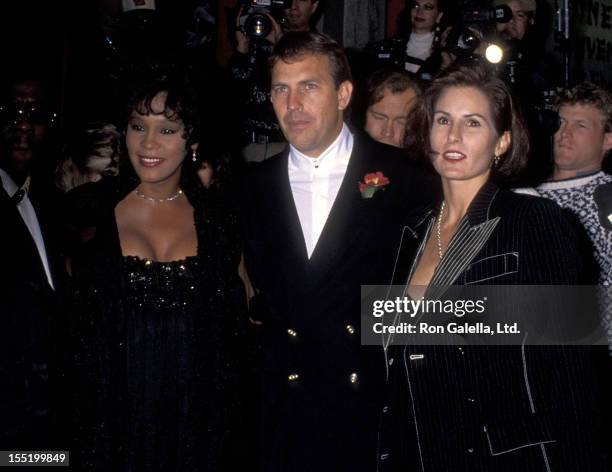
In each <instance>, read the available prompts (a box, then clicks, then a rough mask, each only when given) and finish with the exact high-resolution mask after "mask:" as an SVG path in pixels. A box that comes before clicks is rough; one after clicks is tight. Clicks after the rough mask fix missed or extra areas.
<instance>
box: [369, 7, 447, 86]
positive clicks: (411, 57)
mask: <svg viewBox="0 0 612 472" xmlns="http://www.w3.org/2000/svg"><path fill="white" fill-rule="evenodd" d="M450 9H451V5H450V3H449V2H447V1H445V0H411V1H407V2H406V8H405V9H404V10H402V12H401V13H400V14H399V15H398V18H397V24H398V34H397V35H396V36H394V37H392V38H387V39H384V40H382V41H376V42H373V43H370V44H368V45H367V46H366V53H367V55H368V56H369V57H370V58H371V61H370V63H371V64H373V65H374V68H373V69H372V71H373V70H376V69H380V68H389V67H392V68H394V69H396V70H402V71H407V72H410V73H412V74H416V75H418V76H419V77H421V78H423V79H425V80H431V78H433V77H434V76H435V75H436V74H437V73H438V72H439V71H440V69H441V67H442V56H441V44H442V42H443V38H444V36H445V32H446V28H447V26H448V24H449V22H448V20H449V18H450V16H451V15H450Z"/></svg>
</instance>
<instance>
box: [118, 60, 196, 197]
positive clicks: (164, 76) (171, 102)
mask: <svg viewBox="0 0 612 472" xmlns="http://www.w3.org/2000/svg"><path fill="white" fill-rule="evenodd" d="M160 93H163V94H166V99H165V103H164V110H163V111H162V112H161V113H160V112H158V111H155V110H154V109H153V100H154V99H155V97H156V96H157V95H159V94H160ZM124 96H125V98H124V100H123V103H124V104H125V107H124V110H123V116H122V126H123V130H125V129H126V127H127V123H128V122H129V119H130V116H131V114H132V113H133V112H134V111H135V112H136V113H139V114H141V115H158V114H163V115H164V116H165V117H166V118H168V119H169V120H172V121H182V123H183V128H184V133H183V138H185V140H186V143H185V151H186V152H187V153H188V154H187V157H186V158H185V160H184V163H183V169H182V171H181V184H180V185H181V187H182V188H185V187H191V188H193V187H194V186H198V183H199V180H198V178H197V174H196V172H197V169H198V168H199V167H200V164H201V161H200V159H199V158H198V159H196V161H193V160H192V158H191V149H190V148H191V146H192V145H193V144H195V143H198V142H200V139H201V133H202V125H201V119H200V112H199V103H200V102H199V100H198V95H197V93H196V91H195V87H194V86H193V84H192V82H191V80H190V76H189V74H188V73H187V71H185V70H183V69H182V68H180V67H179V68H177V69H176V70H173V71H169V72H168V71H165V70H164V71H159V70H154V69H148V70H146V71H138V72H136V73H134V74H133V76H132V77H131V78H130V79H129V80H128V81H127V87H126V90H125V94H124ZM124 141H125V140H124ZM123 147H124V149H123V153H124V155H127V150H126V149H125V142H124V143H123ZM120 176H121V177H122V181H123V185H126V186H127V187H135V186H136V185H138V179H137V177H136V173H135V171H134V169H133V168H132V165H131V164H130V162H129V159H122V161H121V164H120Z"/></svg>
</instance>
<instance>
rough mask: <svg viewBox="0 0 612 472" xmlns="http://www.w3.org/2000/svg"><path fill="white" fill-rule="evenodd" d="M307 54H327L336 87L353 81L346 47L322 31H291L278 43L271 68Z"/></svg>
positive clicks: (271, 60) (271, 61)
mask: <svg viewBox="0 0 612 472" xmlns="http://www.w3.org/2000/svg"><path fill="white" fill-rule="evenodd" d="M307 55H320V56H325V57H327V59H328V60H329V69H330V73H331V76H332V78H333V79H334V84H335V85H336V89H337V88H338V87H340V84H342V82H346V81H349V82H351V81H352V80H353V79H352V76H351V68H350V66H349V62H348V59H347V58H346V54H345V53H344V49H342V46H340V45H339V44H338V43H337V42H336V41H334V40H333V39H332V38H330V37H329V36H327V35H325V34H322V33H313V32H311V31H289V32H287V33H285V34H284V35H283V37H282V38H281V39H280V40H279V41H278V42H277V43H276V45H275V46H274V50H273V51H272V55H271V56H270V59H269V65H270V69H272V68H273V67H274V66H275V64H276V63H277V62H278V61H283V62H286V63H291V62H293V61H299V60H301V59H302V58H303V57H304V56H307Z"/></svg>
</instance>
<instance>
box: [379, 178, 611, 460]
mask: <svg viewBox="0 0 612 472" xmlns="http://www.w3.org/2000/svg"><path fill="white" fill-rule="evenodd" d="M436 214H437V213H436V211H435V209H430V210H428V211H426V212H424V213H423V214H422V216H421V217H420V218H418V219H415V220H414V221H413V222H410V223H409V224H408V225H407V226H405V227H404V230H403V234H402V239H401V243H400V247H399V250H398V255H397V260H396V264H395V268H394V273H393V278H392V280H393V284H395V285H398V284H401V285H403V284H405V283H406V282H407V281H409V280H410V277H411V275H412V272H413V270H414V267H415V266H416V262H417V261H418V257H419V256H420V253H421V251H422V250H423V247H424V245H425V241H426V240H427V237H428V235H429V234H430V232H431V230H432V228H433V226H434V224H435V216H436ZM582 267H583V263H582V261H581V256H580V254H579V253H578V251H577V249H576V241H575V235H574V232H573V228H572V226H571V224H570V223H569V221H568V220H566V218H565V216H564V214H563V213H562V210H561V209H560V208H559V207H558V206H557V205H555V204H551V202H549V201H546V200H545V199H540V198H537V197H530V196H525V195H517V194H514V193H512V192H508V191H504V190H500V189H499V188H498V187H497V186H496V185H495V184H493V183H491V182H490V183H487V184H486V185H485V186H483V188H482V189H481V190H480V191H479V193H478V194H477V196H476V197H475V199H474V200H473V202H472V204H471V205H470V207H469V209H468V212H467V215H466V217H465V218H464V219H463V220H462V221H461V222H460V224H459V226H458V228H457V231H456V234H455V236H454V237H453V239H452V241H451V243H450V245H449V247H448V249H447V252H446V254H445V256H444V258H443V260H442V261H441V262H440V264H439V266H438V268H437V269H436V271H435V273H434V275H433V278H432V281H431V284H430V287H429V288H428V290H427V292H426V295H427V296H428V297H438V296H440V295H441V294H442V293H443V292H444V291H445V290H446V289H447V288H448V287H450V286H451V285H465V284H507V285H514V284H521V285H530V284H542V285H554V284H560V285H565V284H577V283H579V282H580V280H581V273H582ZM385 352H386V362H387V366H386V368H387V372H388V382H387V387H388V392H387V393H388V398H387V402H386V404H385V405H384V408H383V409H382V412H381V422H380V424H381V430H380V434H379V450H378V470H379V471H388V470H393V471H395V470H402V471H408V470H410V471H427V472H429V471H435V472H438V471H502V472H503V471H517V470H521V471H555V470H567V471H569V470H571V471H583V470H588V471H590V472H591V471H599V470H601V471H603V470H608V469H606V468H605V467H606V466H605V465H604V463H605V458H604V454H603V452H602V451H604V450H605V449H604V448H603V443H602V441H603V438H602V436H601V435H599V434H598V427H597V426H596V425H597V424H598V419H599V416H600V410H599V406H598V405H600V403H601V391H600V388H599V386H598V384H597V380H596V379H597V377H596V376H597V372H596V368H595V364H594V362H593V359H594V358H593V355H594V354H593V350H592V349H590V348H582V347H571V348H570V347H561V346H559V347H557V346H555V347H529V346H508V347H495V346H491V347H487V346H462V347H456V346H410V345H409V346H390V347H389V348H388V349H385ZM601 354H604V351H603V350H602V351H601ZM603 362H605V361H602V363H603ZM561 467H562V468H561Z"/></svg>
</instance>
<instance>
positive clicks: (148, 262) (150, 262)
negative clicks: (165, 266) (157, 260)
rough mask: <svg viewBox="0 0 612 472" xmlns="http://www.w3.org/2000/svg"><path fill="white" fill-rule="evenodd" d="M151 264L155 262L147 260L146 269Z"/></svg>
mask: <svg viewBox="0 0 612 472" xmlns="http://www.w3.org/2000/svg"><path fill="white" fill-rule="evenodd" d="M151 264H153V261H152V260H151V259H147V260H146V261H145V266H146V267H149V266H151Z"/></svg>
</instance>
